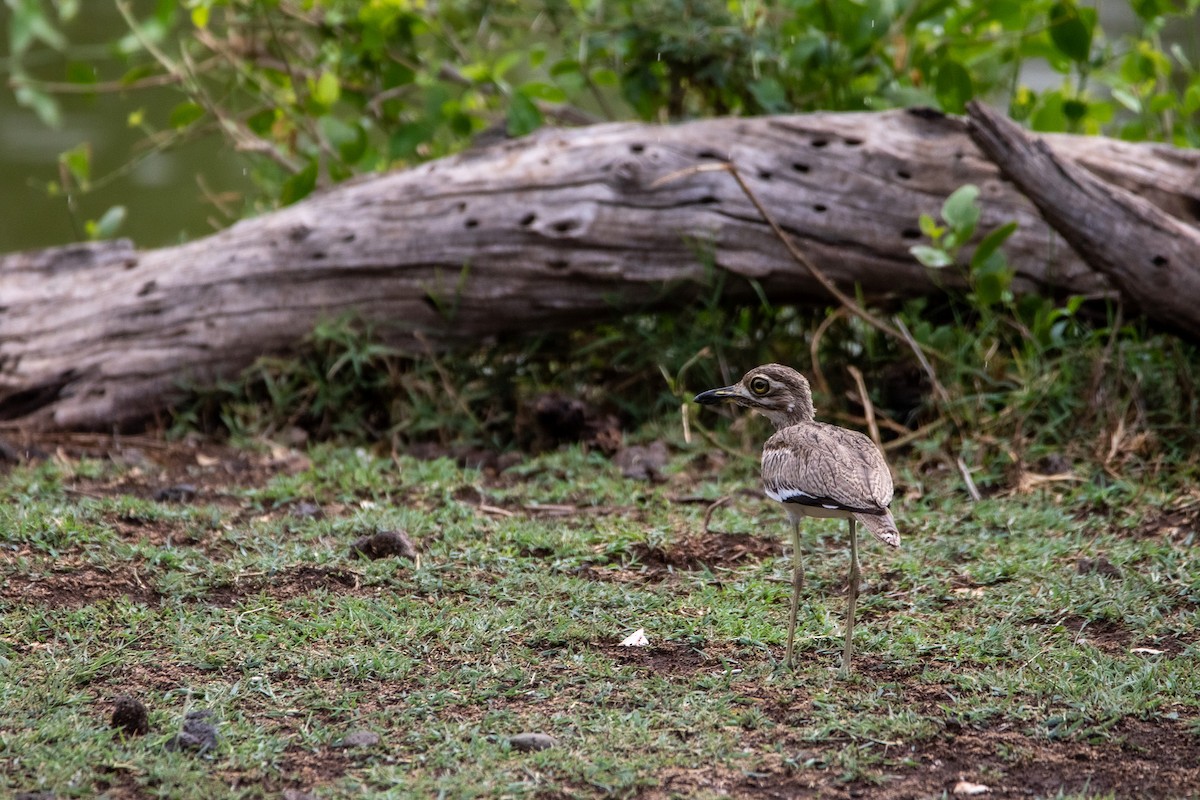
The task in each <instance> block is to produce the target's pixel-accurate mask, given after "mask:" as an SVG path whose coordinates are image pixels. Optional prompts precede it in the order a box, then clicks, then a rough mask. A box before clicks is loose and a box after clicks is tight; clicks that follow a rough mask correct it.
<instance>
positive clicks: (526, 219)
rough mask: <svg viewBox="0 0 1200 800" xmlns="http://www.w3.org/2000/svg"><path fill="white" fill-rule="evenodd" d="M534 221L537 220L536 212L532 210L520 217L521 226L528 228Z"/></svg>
mask: <svg viewBox="0 0 1200 800" xmlns="http://www.w3.org/2000/svg"><path fill="white" fill-rule="evenodd" d="M535 222H537V214H534V213H533V212H532V211H530V212H529V213H528V214H526V215H525V216H523V217H521V227H522V228H528V227H529V226H530V225H532V224H533V223H535Z"/></svg>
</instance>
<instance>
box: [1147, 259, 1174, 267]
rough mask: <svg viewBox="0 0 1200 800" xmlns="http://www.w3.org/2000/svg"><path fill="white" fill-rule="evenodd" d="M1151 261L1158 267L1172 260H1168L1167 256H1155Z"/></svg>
mask: <svg viewBox="0 0 1200 800" xmlns="http://www.w3.org/2000/svg"><path fill="white" fill-rule="evenodd" d="M1150 263H1151V264H1153V265H1154V266H1156V267H1165V266H1166V265H1167V264H1169V263H1170V261H1168V259H1167V257H1166V256H1155V257H1154V258H1152V259H1150Z"/></svg>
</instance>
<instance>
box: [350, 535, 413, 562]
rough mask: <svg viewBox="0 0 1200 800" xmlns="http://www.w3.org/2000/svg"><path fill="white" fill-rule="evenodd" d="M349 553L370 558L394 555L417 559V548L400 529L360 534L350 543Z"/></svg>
mask: <svg viewBox="0 0 1200 800" xmlns="http://www.w3.org/2000/svg"><path fill="white" fill-rule="evenodd" d="M350 555H352V556H355V557H358V556H363V557H365V558H369V559H371V560H373V561H374V560H376V559H380V558H388V557H396V558H408V559H411V560H413V561H416V560H417V548H416V547H415V546H414V545H413V543H412V540H411V539H409V538H408V536H406V535H405V534H403V533H401V532H400V531H383V532H381V533H376V534H372V535H371V536H360V537H359V538H357V539H355V540H354V542H353V544H351V545H350Z"/></svg>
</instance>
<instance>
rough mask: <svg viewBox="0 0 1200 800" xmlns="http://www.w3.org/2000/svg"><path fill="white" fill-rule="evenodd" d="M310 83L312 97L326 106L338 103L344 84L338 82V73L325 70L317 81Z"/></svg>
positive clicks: (319, 103)
mask: <svg viewBox="0 0 1200 800" xmlns="http://www.w3.org/2000/svg"><path fill="white" fill-rule="evenodd" d="M310 83H311V86H310V88H309V91H310V92H311V93H312V99H313V100H314V101H315V102H316V103H317V104H318V105H322V106H324V107H325V108H329V107H330V106H332V105H333V104H334V103H336V102H337V101H338V98H339V97H341V95H342V86H341V84H340V83H338V78H337V75H334V74H333V73H332V72H330V71H329V70H325V71H323V72H322V73H321V76H320V77H319V78H317V80H316V81H315V82H310Z"/></svg>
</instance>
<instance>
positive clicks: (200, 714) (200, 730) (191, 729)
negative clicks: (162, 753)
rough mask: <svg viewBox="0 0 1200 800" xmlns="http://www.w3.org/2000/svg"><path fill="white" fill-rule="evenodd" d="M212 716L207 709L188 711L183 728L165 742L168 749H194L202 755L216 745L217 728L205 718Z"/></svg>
mask: <svg viewBox="0 0 1200 800" xmlns="http://www.w3.org/2000/svg"><path fill="white" fill-rule="evenodd" d="M211 716H212V712H211V711H209V710H207V709H199V710H196V711H189V712H188V713H187V715H186V716H185V717H184V719H183V730H181V731H180V732H179V733H177V734H175V736H174V737H172V738H171V740H170V741H168V742H167V744H166V748H167V749H168V750H195V751H196V752H197V753H198V754H199V755H204V754H205V753H207V752H208V751H210V750H215V749H216V747H217V729H216V728H214V727H213V726H212V725H211V724H210V723H209V722H207V721H206V720H208V719H209V717H211Z"/></svg>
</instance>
